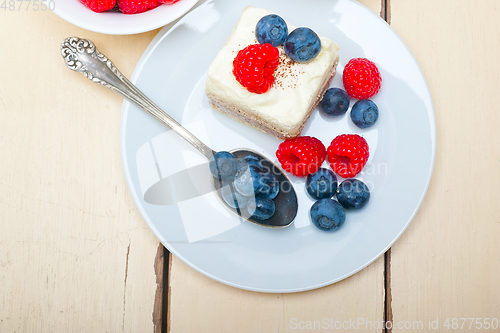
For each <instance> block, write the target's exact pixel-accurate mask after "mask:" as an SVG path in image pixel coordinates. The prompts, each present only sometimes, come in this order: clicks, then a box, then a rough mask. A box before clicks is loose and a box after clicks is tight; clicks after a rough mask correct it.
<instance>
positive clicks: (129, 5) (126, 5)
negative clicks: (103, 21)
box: [117, 0, 161, 14]
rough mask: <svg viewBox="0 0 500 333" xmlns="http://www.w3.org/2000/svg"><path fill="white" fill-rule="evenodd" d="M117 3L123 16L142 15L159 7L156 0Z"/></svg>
mask: <svg viewBox="0 0 500 333" xmlns="http://www.w3.org/2000/svg"><path fill="white" fill-rule="evenodd" d="M117 2H118V7H119V8H120V10H121V11H122V13H123V14H137V13H142V12H146V11H148V10H150V9H153V8H156V7H158V6H159V5H161V2H159V1H158V0H117Z"/></svg>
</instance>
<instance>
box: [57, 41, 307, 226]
mask: <svg viewBox="0 0 500 333" xmlns="http://www.w3.org/2000/svg"><path fill="white" fill-rule="evenodd" d="M61 55H62V56H63V58H64V60H65V61H66V65H67V66H68V68H69V69H71V70H74V71H77V72H80V73H82V74H83V75H84V76H85V77H86V78H88V79H90V80H92V82H95V83H99V84H101V85H103V86H105V87H107V88H109V89H111V90H113V91H114V92H117V93H119V94H120V95H122V96H123V97H125V98H126V99H128V100H129V101H130V102H132V103H134V104H135V105H137V106H138V107H139V108H141V109H143V110H144V111H146V112H148V113H149V114H151V115H152V116H153V117H154V118H156V119H157V120H159V121H160V122H162V123H163V124H165V125H167V127H169V128H171V129H172V130H173V131H175V132H176V133H177V134H179V135H180V136H181V137H182V138H183V139H184V140H186V141H187V142H189V143H190V144H191V145H192V146H193V147H194V148H196V149H197V150H198V151H199V152H200V153H202V154H203V155H204V156H205V157H206V158H207V159H209V160H210V158H211V157H212V156H213V154H215V153H216V152H215V151H214V150H212V149H210V148H209V147H208V146H207V145H205V144H204V143H203V142H201V141H200V140H199V139H198V138H197V137H195V136H194V135H193V134H191V133H190V132H189V131H188V130H186V129H185V128H184V127H182V125H180V124H179V123H178V122H177V121H175V120H174V119H173V118H172V117H170V116H169V115H168V114H167V113H165V112H164V111H163V110H162V109H160V108H159V107H158V106H157V105H156V104H154V103H153V102H152V101H151V100H150V99H149V98H148V97H147V96H146V95H144V94H143V93H142V92H141V91H140V90H139V89H138V88H137V87H136V86H135V85H133V84H132V83H131V82H130V81H129V80H128V79H127V78H126V77H125V76H123V75H122V73H120V71H119V70H118V69H117V68H116V67H115V65H114V64H113V63H112V62H111V60H109V59H108V58H107V57H106V56H105V55H103V54H102V53H100V52H99V51H98V50H97V49H96V47H95V45H94V43H92V41H90V40H88V39H81V38H78V37H70V38H66V39H65V40H63V41H62V44H61ZM230 152H231V153H232V154H233V155H234V156H235V157H236V158H237V159H241V158H243V157H245V156H247V155H253V156H255V157H257V158H258V159H259V160H260V162H261V163H262V164H263V166H264V168H265V169H267V170H271V172H272V173H273V174H274V175H275V176H276V178H277V179H278V181H279V183H280V191H279V194H278V196H277V197H276V198H274V200H273V201H274V203H275V205H276V212H275V213H274V215H273V216H272V217H271V218H269V219H267V220H259V219H257V218H255V217H253V216H248V214H245V213H244V212H240V211H239V209H233V208H231V207H230V206H228V205H227V204H226V202H225V201H224V200H223V198H222V194H221V191H220V189H221V182H220V181H219V180H217V179H216V178H214V177H212V178H213V182H212V184H213V186H214V188H215V190H216V193H217V196H218V197H219V199H220V200H221V201H222V202H223V203H224V204H225V205H226V207H227V208H228V209H230V210H231V211H233V212H235V213H236V214H238V215H240V216H241V217H242V218H244V219H246V220H248V221H250V222H253V223H255V224H258V225H261V226H265V227H271V228H284V227H287V226H289V225H290V224H292V222H293V220H294V219H295V216H296V215H297V208H298V202H297V195H296V193H295V190H294V189H293V186H292V184H291V182H290V181H289V180H288V178H287V177H286V176H285V175H284V174H283V172H281V170H280V169H279V168H278V167H276V166H275V165H274V164H273V163H272V162H271V161H270V160H268V159H267V158H265V157H264V156H262V155H260V154H259V153H257V152H255V151H253V150H250V149H244V148H239V149H233V150H231V151H230ZM207 168H208V165H207Z"/></svg>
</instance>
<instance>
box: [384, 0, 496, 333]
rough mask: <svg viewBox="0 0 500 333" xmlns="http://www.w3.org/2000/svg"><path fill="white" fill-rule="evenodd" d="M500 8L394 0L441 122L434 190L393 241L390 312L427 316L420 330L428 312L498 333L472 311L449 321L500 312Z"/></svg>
mask: <svg viewBox="0 0 500 333" xmlns="http://www.w3.org/2000/svg"><path fill="white" fill-rule="evenodd" d="M499 17H500V2H499V1H496V0H481V1H465V0H459V1H455V0H441V1H433V0H411V1H410V0H391V22H392V26H393V28H394V29H395V30H396V32H397V33H398V34H399V35H400V36H401V37H402V38H403V40H404V41H405V42H406V43H407V45H408V46H409V48H410V49H411V51H412V52H413V54H414V55H415V57H416V59H417V61H418V62H419V64H420V66H421V68H422V70H423V72H424V75H425V77H426V79H427V82H428V84H429V87H430V90H431V94H432V97H433V101H434V106H435V111H436V121H437V134H438V135H437V156H436V164H435V169H434V174H433V177H432V182H431V185H430V188H429V191H428V193H427V196H426V198H425V200H424V203H423V204H422V207H421V209H420V210H419V212H418V214H417V216H416V218H415V219H414V220H413V222H412V223H411V225H410V227H409V228H408V230H407V231H406V232H405V233H404V234H403V236H402V237H401V239H400V240H399V241H398V242H397V243H396V244H395V245H394V246H393V248H392V262H391V278H392V281H391V284H392V295H393V300H392V309H393V315H394V321H395V323H396V322H397V321H412V322H413V321H417V322H418V321H422V322H423V323H424V324H425V329H426V330H419V331H418V332H424V331H429V330H428V329H429V327H428V323H429V319H430V320H431V321H436V320H438V321H439V329H437V330H432V332H450V331H453V332H482V331H485V332H500V327H498V328H497V329H492V328H490V329H489V330H485V329H484V325H482V324H481V325H482V326H483V328H482V329H479V327H480V325H479V324H476V323H475V322H474V325H472V327H470V324H471V320H470V319H467V321H466V323H465V324H464V325H463V327H462V323H463V320H459V322H458V325H459V326H456V327H451V324H452V320H453V318H457V319H459V318H474V321H475V320H476V319H475V318H497V320H500V284H499V283H498V281H499V275H500V242H499V237H500V209H499V206H500V195H499V194H500V146H499V142H500V131H499V128H500V113H499V112H498V107H499V105H500V99H499V91H500V55H499V54H500V53H499V50H500V38H499V35H500V21H499V20H498V18H499ZM447 319H449V324H450V327H449V329H448V328H447V327H445V326H443V325H444V324H445V322H446V320H447ZM490 320H491V319H490ZM480 322H484V320H480ZM476 325H477V327H476ZM454 328H455V329H454ZM412 331H416V330H406V329H394V330H393V332H412Z"/></svg>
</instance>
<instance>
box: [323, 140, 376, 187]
mask: <svg viewBox="0 0 500 333" xmlns="http://www.w3.org/2000/svg"><path fill="white" fill-rule="evenodd" d="M368 156H370V153H369V150H368V143H367V142H366V140H365V139H364V138H363V137H361V136H359V135H357V134H342V135H339V136H337V137H336V138H335V139H333V141H332V143H331V144H330V147H328V162H330V166H331V167H332V169H333V171H334V172H335V173H336V174H338V175H339V176H340V177H343V178H351V177H354V176H356V175H357V174H358V173H360V172H361V170H363V168H364V167H365V165H366V161H368Z"/></svg>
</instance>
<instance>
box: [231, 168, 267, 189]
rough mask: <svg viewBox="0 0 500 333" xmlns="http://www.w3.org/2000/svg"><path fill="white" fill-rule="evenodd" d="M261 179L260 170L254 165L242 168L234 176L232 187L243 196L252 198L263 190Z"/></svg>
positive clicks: (262, 175)
mask: <svg viewBox="0 0 500 333" xmlns="http://www.w3.org/2000/svg"><path fill="white" fill-rule="evenodd" d="M263 177H264V174H263V173H262V169H260V168H258V167H256V166H255V165H247V166H244V167H243V168H241V169H239V170H238V172H237V173H236V176H234V187H235V188H236V191H238V192H240V193H241V194H243V195H244V196H253V195H255V194H256V193H259V192H260V191H262V189H263V188H264V183H263V182H262V178H263Z"/></svg>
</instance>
